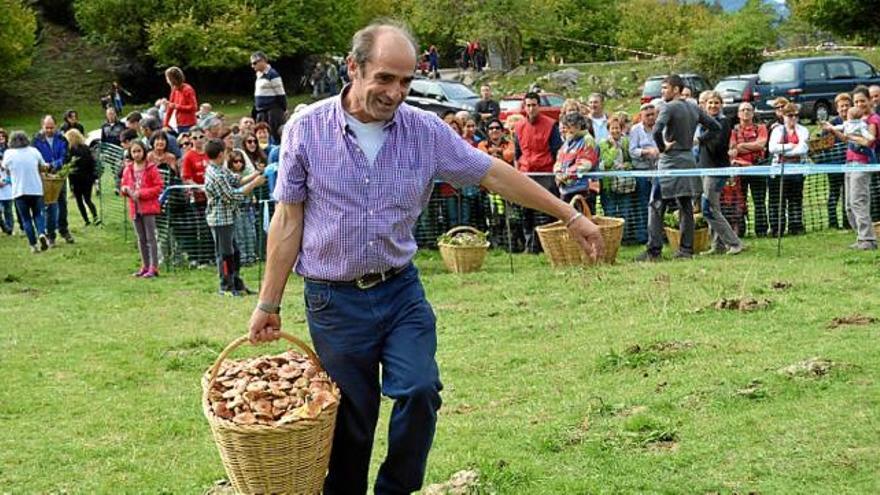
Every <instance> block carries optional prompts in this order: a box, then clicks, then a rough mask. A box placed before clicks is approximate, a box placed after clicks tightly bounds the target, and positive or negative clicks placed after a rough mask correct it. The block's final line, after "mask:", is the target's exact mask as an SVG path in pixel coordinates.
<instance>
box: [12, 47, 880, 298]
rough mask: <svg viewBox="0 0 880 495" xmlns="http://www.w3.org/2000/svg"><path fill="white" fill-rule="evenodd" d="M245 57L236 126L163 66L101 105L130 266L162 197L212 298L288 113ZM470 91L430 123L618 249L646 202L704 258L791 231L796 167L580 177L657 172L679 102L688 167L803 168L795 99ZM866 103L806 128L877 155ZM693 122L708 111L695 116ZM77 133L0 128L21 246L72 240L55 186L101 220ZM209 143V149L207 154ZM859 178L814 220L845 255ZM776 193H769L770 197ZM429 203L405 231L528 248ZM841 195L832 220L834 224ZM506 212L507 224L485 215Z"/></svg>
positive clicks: (529, 241) (529, 226)
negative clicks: (577, 211) (467, 102)
mask: <svg viewBox="0 0 880 495" xmlns="http://www.w3.org/2000/svg"><path fill="white" fill-rule="evenodd" d="M435 51H436V50H435ZM251 66H252V68H253V69H254V71H255V74H256V80H255V92H254V106H253V113H252V114H251V115H250V116H245V117H242V118H241V119H240V120H238V121H237V122H229V121H227V119H226V118H225V117H224V116H223V115H221V114H218V113H216V112H214V111H213V108H212V107H211V106H210V104H208V103H204V102H203V103H202V104H201V105H199V102H198V98H197V95H196V92H195V90H194V88H193V87H192V86H191V85H189V84H188V83H187V82H186V78H185V76H184V73H183V71H182V70H181V69H179V68H177V67H171V68H169V69H167V70H166V72H165V76H166V81H167V83H168V85H169V89H170V94H169V96H168V97H167V98H162V99H160V100H157V101H156V104H155V106H154V107H153V108H150V109H148V110H146V111H143V112H130V113H129V114H128V115H127V116H126V117H125V118H124V119H120V117H119V115H118V110H119V109H120V108H121V105H108V106H107V107H106V111H105V116H106V121H105V122H104V123H103V125H102V126H101V129H100V131H101V133H100V134H101V137H100V141H101V142H102V143H106V144H108V145H118V146H120V147H121V148H122V149H123V150H124V166H123V167H121V168H120V169H119V170H117V171H116V188H115V189H116V190H115V192H116V194H118V195H121V196H125V197H126V198H127V199H128V205H129V208H128V212H129V215H130V218H131V221H132V223H133V225H134V227H135V229H134V230H135V232H137V234H138V240H139V245H140V252H141V258H142V260H141V266H140V268H139V269H138V270H137V271H136V272H135V275H137V276H138V277H145V278H152V277H155V276H158V265H159V258H158V256H159V255H158V253H157V240H156V221H155V216H156V215H157V214H158V213H159V212H160V211H162V206H160V200H161V201H162V203H164V202H165V201H167V200H168V199H169V198H176V199H177V201H169V202H168V204H167V205H166V206H165V207H166V208H168V209H175V208H176V210H175V211H174V212H172V213H173V214H174V215H176V216H177V219H178V222H177V223H173V224H171V225H169V226H168V228H169V229H170V230H171V233H172V234H173V235H174V236H175V238H176V241H177V243H178V244H179V246H180V248H181V250H182V251H183V252H184V253H186V255H187V261H189V263H190V264H192V265H203V264H209V263H212V264H213V263H215V264H216V265H217V268H218V276H219V278H220V289H219V290H220V292H221V293H224V294H234V295H239V294H246V293H248V292H250V291H249V289H247V287H246V286H245V285H244V283H243V282H241V281H240V279H239V278H238V277H239V275H238V273H239V272H238V270H239V267H240V266H241V265H242V264H243V263H245V264H246V263H252V262H255V261H257V260H258V259H259V258H260V257H261V254H262V253H261V246H260V243H259V242H258V229H259V227H258V221H257V220H258V218H259V217H260V214H261V211H262V209H263V208H262V207H261V201H262V202H269V200H270V199H271V195H270V191H271V190H272V188H273V187H274V178H275V177H274V174H275V171H276V170H277V166H278V160H279V156H278V149H279V147H278V144H279V132H280V128H281V126H282V124H283V123H284V122H285V120H286V119H287V118H288V116H289V115H290V113H289V112H288V109H287V100H286V96H285V92H284V86H283V82H282V81H281V77H280V75H279V74H278V72H277V71H276V70H275V69H273V68H272V67H271V66H270V65H269V63H268V60H267V57H266V55H265V54H263V53H262V52H255V53H254V54H253V55H252V57H251ZM434 68H435V67H433V66H432V70H433V69H434ZM325 69H326V67H325ZM322 70H324V69H322ZM682 89H686V88H682ZM480 94H481V100H480V101H479V102H478V103H477V105H476V108H475V110H474V111H473V112H467V111H460V112H457V113H455V112H447V113H446V114H444V115H443V116H442V118H443V120H444V121H445V122H446V123H447V124H448V125H449V126H450V127H451V128H452V129H454V130H455V132H456V133H457V134H459V135H460V136H461V138H462V139H463V140H465V141H466V142H468V143H469V144H470V145H472V146H474V147H476V148H479V149H480V150H482V151H484V152H485V153H487V154H490V155H492V156H495V157H498V158H500V159H502V160H504V161H506V162H507V163H509V164H510V165H511V166H515V167H516V168H517V169H518V170H520V171H521V172H524V173H527V174H529V175H530V176H531V177H532V178H533V179H534V180H535V181H537V182H538V183H540V184H541V185H542V186H543V187H545V188H546V189H548V190H549V191H551V192H553V193H554V194H557V195H559V196H560V197H561V198H562V199H563V200H566V201H568V200H571V199H572V198H573V197H574V196H576V195H581V196H583V197H584V198H585V199H586V201H587V204H588V206H589V208H590V210H591V213H593V214H596V213H597V209H598V208H599V207H600V206H601V209H602V212H603V213H604V214H605V215H607V216H613V217H620V218H623V219H625V220H626V223H625V230H624V238H623V240H624V242H627V243H637V244H647V243H649V241H650V235H649V230H650V229H649V217H651V213H652V211H653V210H652V209H653V208H655V204H654V199H657V200H658V201H661V203H662V205H661V206H662V207H663V208H662V210H661V211H666V208H667V207H669V206H671V207H672V208H673V209H678V210H679V211H680V213H679V215H680V216H685V217H687V216H691V215H692V213H691V211H692V210H693V209H696V210H697V211H701V212H702V214H703V216H704V218H705V219H706V220H707V222H708V224H709V225H710V227H711V230H712V234H713V243H712V249H711V251H710V253H723V252H728V253H731V254H737V253H739V252H741V251H742V250H743V249H744V247H745V245H744V244H743V242H742V237H743V236H744V235H745V234H746V231H747V225H748V223H749V222H751V224H752V227H753V229H754V233H755V234H756V235H757V236H759V237H761V236H767V235H770V236H781V235H785V234H788V235H797V234H801V233H803V232H804V231H805V228H804V220H803V184H804V177H803V176H797V175H795V176H791V175H787V176H786V177H785V180H784V185H783V181H782V179H781V178H780V177H778V176H776V177H773V176H770V177H767V176H762V175H743V176H740V177H735V178H727V177H721V178H719V177H703V178H702V184H697V185H696V187H695V188H694V187H691V186H692V184H690V182H693V181H688V187H687V188H688V191H687V192H686V194H685V193H683V194H681V195H677V194H678V193H674V194H673V195H672V196H669V197H668V198H667V197H666V196H663V195H662V193H663V185H662V184H660V182H661V181H660V180H658V179H653V180H652V179H651V178H647V177H603V178H601V179H596V178H591V177H588V176H587V174H588V173H590V172H594V171H626V170H652V169H656V168H658V163H659V162H660V161H661V157H662V156H664V155H666V156H668V155H669V154H670V153H671V152H672V151H673V150H671V149H666V148H667V146H664V142H663V141H664V140H667V139H668V140H669V141H668V142H666V143H665V144H666V145H669V144H671V143H676V136H674V135H672V134H670V133H671V132H673V130H672V129H671V128H669V127H668V125H669V121H670V115H672V114H673V113H674V112H675V111H678V112H679V113H681V110H676V109H677V108H679V106H680V105H678V102H682V104H683V105H684V106H681V108H684V109H686V112H692V110H689V109H690V108H691V107H694V108H695V109H698V110H693V111H694V112H698V113H694V114H693V115H698V116H699V119H697V120H699V122H700V123H699V124H697V123H696V122H697V120H694V122H693V125H694V126H695V127H694V129H693V130H692V131H688V132H690V134H689V133H688V132H685V133H683V134H681V135H682V136H685V135H687V136H690V135H691V134H692V135H693V141H694V142H693V146H692V147H691V146H690V145H687V146H685V145H682V144H681V143H676V144H677V145H678V146H679V148H680V149H676V150H674V151H675V152H683V151H684V150H685V149H686V150H687V153H692V154H693V164H694V167H696V166H699V167H702V168H714V167H727V166H738V167H750V166H755V165H757V164H759V163H764V161H765V160H766V159H768V157H769V160H770V161H771V162H772V163H773V164H790V163H802V162H804V160H805V159H806V157H807V151H808V145H807V143H808V141H809V139H810V133H809V131H808V130H807V128H806V127H804V126H803V125H801V124H799V123H798V107H797V106H796V105H795V104H793V103H792V102H789V101H787V100H786V99H785V98H777V99H776V100H775V101H774V102H773V105H774V109H775V110H776V118H775V119H774V120H773V121H772V122H770V123H769V124H765V123H760V122H757V121H756V120H755V113H754V108H753V107H752V105H751V104H750V103H748V102H745V103H742V104H741V105H740V107H739V109H738V113H737V123H736V124H735V125H734V124H733V122H731V121H729V120H728V119H726V118H724V116H723V114H722V112H721V111H720V110H721V106H722V99H721V95H719V94H718V93H715V92H713V91H706V92H704V93H703V94H701V95H699V100H698V101H697V100H693V98H692V97H691V95H690V94H689V93H687V92H684V91H682V92H679V93H676V95H675V96H674V97H673V98H666V97H665V96H664V98H662V99H658V100H655V101H653V102H651V103H647V104H643V105H642V106H641V108H640V109H639V111H638V113H637V114H635V115H633V116H631V115H629V114H627V113H624V112H618V113H609V112H607V111H606V110H605V108H604V104H605V102H604V98H603V96H602V95H601V94H592V95H590V96H589V97H588V98H587V99H586V101H583V100H580V101H579V100H575V99H569V100H566V101H565V102H564V104H563V105H562V108H561V112H560V117H559V120H558V121H555V120H553V119H551V118H549V117H547V116H545V115H543V114H542V113H541V112H540V111H539V103H540V94H538V93H535V92H530V93H527V94H526V95H525V97H524V98H523V104H522V110H523V111H522V113H521V114H520V113H515V114H513V115H511V116H509V117H508V118H507V119H506V121H504V122H502V121H501V120H499V118H498V117H499V114H500V107H499V104H498V102H497V101H495V100H494V99H493V95H492V88H491V87H490V86H488V85H485V86H483V87H481V89H480ZM878 104H880V87H872V88H864V87H858V88H855V89H854V90H853V91H852V92H851V93H841V94H839V95H838V96H837V97H836V99H835V105H836V110H837V112H838V116H837V117H835V118H834V119H833V120H831V121H830V122H824V123H820V124H821V126H820V127H821V132H822V133H823V134H831V135H833V136H834V139H835V140H837V141H839V142H844V143H846V145H847V155H846V161H847V163H850V164H853V163H876V161H877V150H878V146H877V143H878V141H880V140H878V139H875V138H876V136H877V135H878V134H877V133H878V129H880V115H878V113H877V111H876V110H877V108H876V106H877V105H878ZM677 105H678V106H677ZM301 108H302V107H298V110H299V109H301ZM658 114H666V117H665V120H664V121H663V124H662V126H665V128H664V129H662V130H661V131H659V132H660V133H659V134H658V128H657V121H658ZM682 115H683V114H682ZM703 116H705V119H707V120H700V119H703ZM673 120H674V116H673ZM704 122H705V124H704ZM710 122H714V123H716V124H718V126H719V130H715V128H714V124H713V125H710V126H708V127H707V125H708V124H709V123H710ZM688 125H691V124H690V123H689V124H688ZM84 135H85V130H84V129H83V126H82V124H81V123H80V122H79V119H78V114H77V112H76V111H75V110H69V111H67V112H65V114H64V115H63V117H62V121H61V125H60V126H57V128H56V122H55V119H54V117H53V116H51V115H47V116H45V117H44V118H43V120H42V122H41V129H40V131H39V132H38V133H37V134H36V135H35V136H33V138H32V139H29V138H28V137H27V136H26V135H25V134H24V133H21V132H13V133H12V135H10V134H9V133H7V132H6V131H5V130H3V129H0V154H2V155H0V156H2V157H3V160H2V167H0V228H2V231H3V232H4V233H6V234H9V235H11V234H12V232H13V230H14V226H15V224H16V223H18V225H19V227H20V230H21V231H23V232H24V233H25V234H26V236H27V239H28V243H29V248H30V250H31V251H33V252H34V253H39V252H40V251H43V250H46V249H50V248H52V247H54V246H55V242H56V239H57V237H59V236H60V237H61V238H63V239H64V240H65V241H66V242H67V243H73V242H75V241H74V238H73V236H72V235H71V233H70V229H69V224H68V218H67V216H68V215H67V196H68V195H67V185H68V183H69V185H70V187H71V190H72V193H73V197H74V198H75V200H76V204H77V209H78V211H79V213H80V216H81V218H82V221H83V224H84V225H85V226H89V225H97V224H100V223H101V217H100V216H99V214H98V211H97V208H96V207H95V204H94V202H93V200H92V195H93V190H94V187H95V185H96V180H97V178H98V173H99V164H98V163H96V161H95V159H94V157H93V155H92V153H91V151H90V149H89V147H88V146H87V145H86V143H85V137H84ZM658 136H660V137H658ZM687 139H690V138H689V137H688V138H687ZM209 143H213V144H211V146H208V144H209ZM218 146H219V147H220V148H222V149H220V150H219V151H217V148H218ZM4 152H5V154H4ZM212 155H213V156H212ZM689 160H690V159H689ZM67 163H71V164H72V165H73V166H72V167H70V168H71V171H70V175H69V176H68V181H65V183H64V186H63V189H62V191H61V193H60V195H59V198H58V200H57V201H55V202H53V203H51V204H45V203H44V201H43V189H42V183H41V181H40V173H41V172H42V173H47V172H59V171H60V170H61V169H62V167H63V166H64V165H65V164H67ZM874 175H876V174H868V173H850V174H846V176H844V175H843V174H829V177H828V184H829V192H828V201H827V205H828V222H829V226H830V227H832V228H848V227H849V226H852V227H853V228H854V229H855V230H856V231H857V239H856V242H855V243H854V244H853V245H852V246H851V247H853V248H856V249H863V250H867V249H876V247H877V241H876V237H875V236H874V231H873V225H872V222H871V220H872V205H871V197H870V187H871V181H872V178H873V176H874ZM212 180H213V181H214V182H215V183H214V184H213V185H212V184H210V183H211V182H212ZM679 182H680V184H681V183H683V182H682V181H679ZM217 184H220V186H218V185H217ZM680 184H679V185H680ZM172 186H174V187H172ZM780 187H784V194H783V195H782V199H781V200H780V195H779V190H780ZM691 189H693V190H691ZM163 191H164V194H163ZM655 196H656V198H655ZM749 196H751V205H752V207H751V211H749V210H750V208H749V201H748V198H749ZM435 197H437V198H438V199H439V201H438V203H440V205H441V206H440V207H439V208H433V209H431V208H429V209H428V210H426V211H425V213H424V214H423V215H422V218H421V219H420V223H419V228H425V229H433V230H435V231H436V230H437V228H438V226H440V225H446V226H448V227H451V226H455V225H459V224H476V225H478V226H482V227H488V228H489V229H490V230H492V231H493V233H494V234H496V235H498V236H499V238H500V237H501V236H503V235H504V234H505V233H506V234H507V235H510V236H511V239H510V242H511V247H512V248H513V249H515V250H524V251H527V252H538V251H540V245H539V243H538V241H537V238H536V235H535V230H534V229H535V227H536V225H538V224H539V223H541V222H542V220H543V219H542V218H540V217H539V216H538V214H537V212H534V211H531V210H528V209H524V210H516V214H515V215H514V214H513V209H512V208H510V207H509V205H506V204H505V203H504V201H503V200H501V198H500V197H498V196H496V195H493V194H491V193H490V192H488V191H480V190H479V188H477V187H474V186H469V187H463V188H456V187H454V186H453V185H451V184H439V185H438V187H437V189H436V191H435ZM482 198H486V199H485V200H483V199H482ZM681 198H685V199H684V200H683V201H682V200H681ZM672 199H675V201H671V200H672ZM841 204H843V206H844V207H843V208H842V209H843V212H844V214H843V216H842V219H838V214H837V209H838V206H839V205H841ZM181 205H185V207H181ZM874 206H877V205H874ZM218 212H219V213H218ZM508 213H509V214H510V215H509V216H508V217H507V218H505V220H506V225H503V224H501V223H500V222H498V219H499V218H503V217H505V215H506V214H508ZM661 216H662V215H661ZM151 217H152V218H151ZM493 219H494V220H493ZM195 224H200V225H201V224H203V225H204V228H197V229H192V228H180V227H179V225H189V226H191V225H195ZM682 225H685V223H683V224H682ZM683 228H685V227H683ZM209 234H210V236H209ZM205 244H211V245H213V246H214V247H215V249H214V253H206V252H205V250H204V249H199V246H204V245H205ZM689 248H690V249H692V246H688V245H687V243H685V245H684V246H683V249H684V250H685V251H684V252H683V253H678V254H679V255H681V256H682V257H690V256H689V255H691V254H692V253H691V252H687V250H688V249H689ZM649 251H650V249H649ZM647 258H648V259H652V258H654V256H653V255H651V256H648V257H647Z"/></svg>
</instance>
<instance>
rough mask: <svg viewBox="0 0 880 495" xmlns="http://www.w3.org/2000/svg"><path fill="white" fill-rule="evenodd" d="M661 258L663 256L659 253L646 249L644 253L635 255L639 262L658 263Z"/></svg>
mask: <svg viewBox="0 0 880 495" xmlns="http://www.w3.org/2000/svg"><path fill="white" fill-rule="evenodd" d="M661 260H662V258H661V257H660V255H659V254H654V253H652V252H651V251H644V252H643V253H642V254H640V255H638V256H636V257H635V261H636V262H639V263H642V262H644V263H656V262H658V261H661Z"/></svg>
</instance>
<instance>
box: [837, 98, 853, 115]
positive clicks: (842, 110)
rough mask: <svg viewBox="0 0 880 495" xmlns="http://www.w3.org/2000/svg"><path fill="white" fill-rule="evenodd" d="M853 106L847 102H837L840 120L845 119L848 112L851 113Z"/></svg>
mask: <svg viewBox="0 0 880 495" xmlns="http://www.w3.org/2000/svg"><path fill="white" fill-rule="evenodd" d="M851 106H852V105H851V104H850V102H849V101H847V100H840V101H838V102H837V115H840V118H843V116H844V115H846V113H847V112H849V108H850V107H851Z"/></svg>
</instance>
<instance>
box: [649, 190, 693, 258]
mask: <svg viewBox="0 0 880 495" xmlns="http://www.w3.org/2000/svg"><path fill="white" fill-rule="evenodd" d="M671 202H675V203H677V204H678V214H679V221H678V230H679V231H680V232H681V243H680V244H679V247H678V251H679V252H681V253H684V254H694V227H695V222H694V203H693V200H692V199H691V198H690V197H689V196H679V197H676V198H672V199H663V197H662V196H661V194H660V182H659V181H658V180H655V181H654V188H653V189H652V191H651V203H650V207H649V209H648V245H647V251H648V252H649V253H651V255H652V256H660V253H661V252H662V251H663V233H664V232H663V216H664V215H666V206H667V204H668V203H671Z"/></svg>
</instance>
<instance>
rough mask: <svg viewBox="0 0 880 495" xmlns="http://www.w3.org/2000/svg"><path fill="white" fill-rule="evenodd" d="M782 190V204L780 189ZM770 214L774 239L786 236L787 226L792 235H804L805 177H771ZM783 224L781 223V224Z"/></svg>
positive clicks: (768, 191) (769, 184)
mask: <svg viewBox="0 0 880 495" xmlns="http://www.w3.org/2000/svg"><path fill="white" fill-rule="evenodd" d="M780 187H781V188H782V203H781V204H780V203H779V189H780ZM767 194H768V200H769V201H768V203H769V206H770V208H769V212H770V215H769V217H770V231H771V232H772V233H773V237H776V236H779V235H784V234H785V233H786V226H787V227H788V233H789V234H790V235H797V234H803V233H804V176H803V175H786V176H785V179H784V180H783V179H782V177H781V176H775V177H770V180H769V181H768V182H767ZM780 222H781V223H780Z"/></svg>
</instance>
